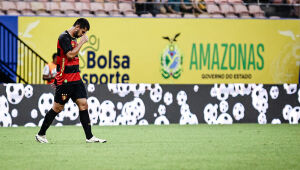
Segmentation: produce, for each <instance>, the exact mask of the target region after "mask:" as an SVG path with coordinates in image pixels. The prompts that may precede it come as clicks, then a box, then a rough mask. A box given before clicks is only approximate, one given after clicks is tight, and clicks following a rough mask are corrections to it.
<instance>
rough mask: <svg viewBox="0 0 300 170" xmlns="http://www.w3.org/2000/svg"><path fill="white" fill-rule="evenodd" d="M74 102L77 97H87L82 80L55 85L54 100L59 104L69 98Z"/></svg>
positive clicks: (64, 102)
mask: <svg viewBox="0 0 300 170" xmlns="http://www.w3.org/2000/svg"><path fill="white" fill-rule="evenodd" d="M70 98H71V99H72V100H73V102H76V100H77V99H80V98H87V93H86V89H85V86H84V84H83V82H82V81H80V83H76V84H62V85H59V86H56V89H55V97H54V101H55V102H56V103H59V104H62V105H64V104H66V103H67V102H68V101H69V99H70Z"/></svg>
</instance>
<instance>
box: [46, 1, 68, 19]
mask: <svg viewBox="0 0 300 170" xmlns="http://www.w3.org/2000/svg"><path fill="white" fill-rule="evenodd" d="M46 8H47V11H49V12H50V14H51V15H54V16H64V14H63V13H62V12H61V10H60V7H59V3H58V2H47V3H46Z"/></svg>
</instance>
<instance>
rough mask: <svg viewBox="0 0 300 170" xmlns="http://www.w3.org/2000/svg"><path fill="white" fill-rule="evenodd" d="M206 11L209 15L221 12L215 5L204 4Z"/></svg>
mask: <svg viewBox="0 0 300 170" xmlns="http://www.w3.org/2000/svg"><path fill="white" fill-rule="evenodd" d="M206 9H207V12H208V13H209V14H220V13H221V11H220V9H219V7H218V6H217V5H216V4H211V3H209V4H206Z"/></svg>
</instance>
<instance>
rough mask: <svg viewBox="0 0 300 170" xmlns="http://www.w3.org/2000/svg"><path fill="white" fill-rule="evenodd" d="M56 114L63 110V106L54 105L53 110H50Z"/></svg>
mask: <svg viewBox="0 0 300 170" xmlns="http://www.w3.org/2000/svg"><path fill="white" fill-rule="evenodd" d="M52 109H53V110H54V111H55V112H56V113H60V112H61V111H62V110H63V109H64V106H63V105H61V106H60V105H54V106H53V108H52Z"/></svg>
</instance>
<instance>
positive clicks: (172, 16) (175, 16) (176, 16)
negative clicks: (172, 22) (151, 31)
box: [168, 14, 181, 18]
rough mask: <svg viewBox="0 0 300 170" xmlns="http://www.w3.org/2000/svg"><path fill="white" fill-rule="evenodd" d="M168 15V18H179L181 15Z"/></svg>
mask: <svg viewBox="0 0 300 170" xmlns="http://www.w3.org/2000/svg"><path fill="white" fill-rule="evenodd" d="M168 17H169V18H181V15H179V14H169V15H168Z"/></svg>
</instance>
